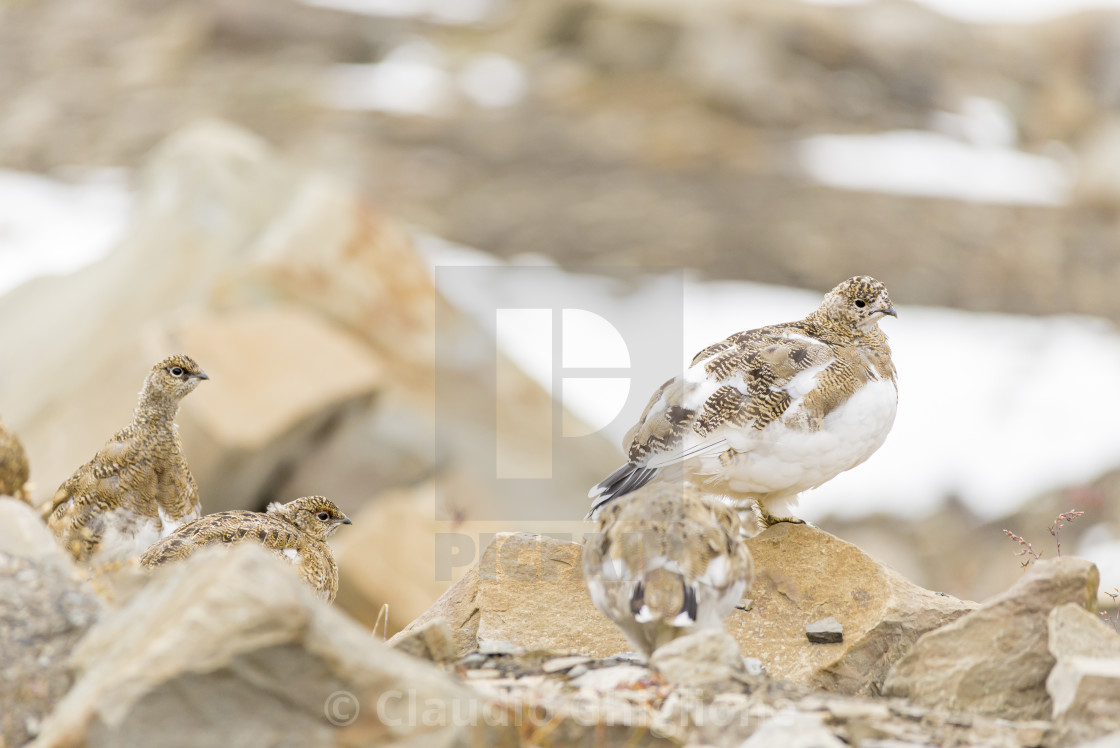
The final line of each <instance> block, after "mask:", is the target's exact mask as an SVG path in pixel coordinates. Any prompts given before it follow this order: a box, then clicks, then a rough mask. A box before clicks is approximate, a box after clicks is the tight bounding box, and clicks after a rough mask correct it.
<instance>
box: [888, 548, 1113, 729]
mask: <svg viewBox="0 0 1120 748" xmlns="http://www.w3.org/2000/svg"><path fill="white" fill-rule="evenodd" d="M1099 579H1100V577H1099V574H1098V573H1097V567H1096V566H1094V565H1093V564H1091V563H1089V562H1088V561H1085V560H1084V559H1078V558H1068V557H1066V558H1057V559H1054V560H1050V561H1039V562H1037V563H1035V564H1034V565H1033V566H1032V567H1031V569H1030V570H1029V571H1028V572H1027V573H1026V574H1024V575H1023V577H1022V578H1021V579H1020V580H1019V581H1018V582H1017V583H1016V584H1014V585H1013V586H1012V587H1011V588H1010V589H1008V590H1007V591H1005V592H1003V593H1002V594H1000V595H997V596H996V597H994V598H992V599H991V600H989V601H987V602H986V603H984V605H983V606H982V607H980V608H979V609H978V610H975V611H973V612H972V613H969V614H968V615H966V616H964V617H962V618H960V619H959V620H957V621H955V622H953V623H951V624H949V625H947V626H945V627H943V628H940V629H938V630H937V631H933V632H931V633H929V634H926V635H925V636H923V637H922V638H921V639H920V640H919V641H918V643H917V645H916V646H915V647H914V648H913V649H912V650H911V651H910V653H909V654H907V655H906V657H904V658H903V659H902V660H901V661H900V662H898V664H896V665H895V667H894V668H893V669H892V670H891V673H890V675H889V676H888V678H887V682H886V685H885V688H884V692H885V693H886V694H887V695H890V696H902V697H906V698H909V699H912V700H914V701H915V702H917V703H919V704H924V705H927V706H939V707H943V708H945V709H952V710H959V711H971V712H979V713H981V714H989V715H993V716H998V717H1002V718H1005V719H1046V718H1048V717H1049V716H1050V714H1051V700H1050V696H1049V695H1048V694H1047V692H1046V677H1047V675H1048V674H1049V673H1050V669H1051V668H1052V667H1053V666H1054V662H1055V660H1054V655H1053V654H1051V652H1050V649H1049V641H1050V611H1051V610H1053V609H1054V608H1056V607H1057V606H1059V605H1063V604H1066V603H1075V604H1076V605H1078V606H1080V607H1082V608H1085V609H1088V610H1094V609H1095V608H1096V600H1097V584H1098V582H1099Z"/></svg>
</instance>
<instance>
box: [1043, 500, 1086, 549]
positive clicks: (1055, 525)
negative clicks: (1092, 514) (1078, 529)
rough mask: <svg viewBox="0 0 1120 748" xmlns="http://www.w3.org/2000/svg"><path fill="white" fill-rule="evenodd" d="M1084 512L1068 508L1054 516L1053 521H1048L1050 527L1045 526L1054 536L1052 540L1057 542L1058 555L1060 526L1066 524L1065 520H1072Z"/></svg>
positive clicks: (1060, 544)
mask: <svg viewBox="0 0 1120 748" xmlns="http://www.w3.org/2000/svg"><path fill="white" fill-rule="evenodd" d="M1084 513H1085V512H1078V511H1075V510H1073V509H1071V510H1069V511H1068V512H1063V513H1061V514H1059V515H1058V516H1057V517H1055V518H1054V521H1053V522H1051V523H1050V527H1048V528H1047V529H1048V530H1050V534H1051V535H1052V536H1053V537H1054V542H1055V543H1057V544H1058V555H1059V556H1061V555H1062V537H1061V532H1062V528H1063V527H1065V526H1066V525H1065V523H1066V522H1073V521H1074V520H1075V519H1077V518H1078V517H1080V516H1081V515H1082V514H1084Z"/></svg>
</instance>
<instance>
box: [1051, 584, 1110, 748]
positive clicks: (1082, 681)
mask: <svg viewBox="0 0 1120 748" xmlns="http://www.w3.org/2000/svg"><path fill="white" fill-rule="evenodd" d="M1049 649H1050V654H1051V655H1053V656H1054V659H1056V660H1057V664H1056V665H1054V667H1053V669H1052V670H1051V671H1050V675H1049V676H1047V678H1046V692H1047V693H1048V694H1050V699H1051V701H1052V702H1053V718H1054V726H1053V729H1052V730H1051V732H1050V734H1049V735H1048V740H1047V744H1048V745H1052V746H1053V745H1058V746H1066V745H1076V744H1078V743H1081V742H1083V741H1086V740H1091V739H1093V738H1098V737H1101V736H1104V735H1106V734H1108V733H1110V732H1113V731H1116V730H1120V634H1117V632H1116V630H1115V629H1113V628H1112V627H1111V626H1109V625H1107V624H1106V623H1104V622H1103V621H1101V619H1100V618H1099V617H1098V616H1097V615H1095V614H1094V613H1090V612H1089V611H1088V610H1086V609H1085V608H1084V607H1082V606H1080V605H1078V604H1077V603H1066V604H1065V605H1059V606H1058V607H1056V608H1054V610H1052V611H1050V639H1049Z"/></svg>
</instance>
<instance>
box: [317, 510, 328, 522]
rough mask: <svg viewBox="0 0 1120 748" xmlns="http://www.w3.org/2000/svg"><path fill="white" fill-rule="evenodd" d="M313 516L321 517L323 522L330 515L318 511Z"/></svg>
mask: <svg viewBox="0 0 1120 748" xmlns="http://www.w3.org/2000/svg"><path fill="white" fill-rule="evenodd" d="M315 516H316V517H318V518H319V519H321V520H322V521H324V522H326V521H327V520H328V519H330V518H331V515H329V514H327V513H326V512H319V513H318V514H316V515H315Z"/></svg>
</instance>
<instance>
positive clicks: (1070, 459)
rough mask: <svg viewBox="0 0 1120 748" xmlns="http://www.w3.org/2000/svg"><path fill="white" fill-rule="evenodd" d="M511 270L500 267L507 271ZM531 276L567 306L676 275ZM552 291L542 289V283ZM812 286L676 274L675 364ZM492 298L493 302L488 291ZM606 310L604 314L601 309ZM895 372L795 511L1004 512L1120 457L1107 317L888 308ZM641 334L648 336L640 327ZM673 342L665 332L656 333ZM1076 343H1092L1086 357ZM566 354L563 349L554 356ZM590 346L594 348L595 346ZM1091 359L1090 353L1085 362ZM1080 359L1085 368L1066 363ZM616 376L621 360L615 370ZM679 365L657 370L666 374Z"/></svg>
mask: <svg viewBox="0 0 1120 748" xmlns="http://www.w3.org/2000/svg"><path fill="white" fill-rule="evenodd" d="M419 241H420V245H421V247H422V249H423V251H424V253H425V255H426V256H427V257H428V259H429V262H431V263H432V264H433V266H440V265H485V264H492V265H500V264H501V263H500V262H499V261H498V260H497V259H495V258H492V257H489V256H487V255H485V254H483V253H480V252H474V251H472V250H467V249H465V248H462V247H456V246H454V245H449V244H448V243H446V242H443V241H440V240H437V239H434V238H432V237H425V236H420V237H419ZM490 280H491V282H489V283H486V284H479V285H477V286H474V287H472V288H468V289H461V288H459V289H448V288H445V289H442V290H444V291H445V292H450V300H451V301H452V302H453V303H454V304H456V305H457V306H459V308H461V309H463V310H464V311H465V312H467V313H468V314H474V315H476V316H477V317H478V318H479V320H480V322H483V323H485V317H486V316H487V315H492V314H493V309H494V305H495V304H496V303H498V304H499V305H500V306H509V307H512V308H517V307H531V306H532V305H533V299H534V298H535V297H537V296H539V295H541V291H542V289H541V288H540V287H539V286H538V287H536V288H526V287H524V286H523V285H518V284H517V283H513V282H509V283H507V282H505V281H504V280H503V278H502V275H501V274H500V273H496V274H494V276H493V277H492V278H491V279H490ZM510 280H511V281H512V279H510ZM539 280H540V281H541V282H542V283H543V282H550V283H553V284H556V285H558V286H559V287H560V291H561V292H562V294H563V297H564V298H565V299H570V302H568V301H566V302H565V306H568V307H570V308H579V305H580V299H581V298H583V299H586V298H587V296H586V295H587V294H594V295H596V296H597V297H598V298H600V299H602V298H609V299H611V300H612V303H613V304H614V305H615V308H616V309H617V313H618V314H620V315H625V314H634V313H637V312H638V311H639V310H641V309H643V308H648V307H649V305H654V304H657V303H658V299H659V298H660V297H662V296H663V292H662V290H661V289H664V288H665V285H664V284H666V283H675V282H677V281H676V279H673V278H667V277H659V276H656V275H655V276H651V277H649V278H647V279H646V280H644V281H643V282H641V283H639V284H637V285H632V286H627V287H626V288H623V287H621V285H620V284H618V283H617V282H614V281H611V280H609V279H604V278H601V277H597V276H585V275H579V274H574V273H568V272H565V271H563V270H560V269H558V268H554V269H553V272H551V273H546V274H542V275H541V276H539ZM554 293H556V290H555V289H550V290H549V293H548V294H545V295H552V294H554ZM820 297H821V294H818V293H813V292H808V291H804V290H797V289H788V288H779V287H773V286H764V285H758V284H752V283H742V282H706V281H700V280H697V279H686V281H685V288H684V333H685V335H684V337H685V339H684V342H683V345H682V348H681V351H680V361H681V367H682V369H683V367H684V366H685V364H686V363H687V361H688V359H689V358H691V356H692V355H693V354H694V353H695V352H696V351H698V350H700V349H701V348H703V347H704V346H706V345H708V344H709V343H712V342H714V341H717V340H720V339H722V338H724V337H726V336H727V335H729V334H731V333H733V332H736V331H738V330H744V329H750V328H753V327H758V326H761V325H765V324H769V323H773V322H780V321H785V320H792V319H798V318H800V317H803V316H804V315H805V314H806V313H808V312H809V311H811V310H812V309H814V308H815V307H816V306H817V304H818V303H819V301H820ZM496 300H499V301H496ZM612 314H613V313H612ZM881 324H882V327H883V329H884V330H885V331H886V332H887V334H888V336H889V338H890V342H891V346H892V349H893V351H894V358H895V361H896V364H897V366H898V370H899V389H900V396H899V408H898V417H897V420H896V421H895V426H894V429H893V430H892V432H891V434H890V436H889V437H888V438H887V442H886V444H885V445H884V446H883V447H882V448H881V449H880V450H879V451H878V452H877V453H876V454H875V455H874V456H872V457H871V459H869V460H868V461H867V462H866V463H864V464H863V465H861V466H859V467H857V468H856V469H854V470H852V471H850V472H848V473H844V474H841V475H840V476H838V477H837V478H835V479H834V480H832V481H830V482H829V483H827V484H826V485H824V486H823V487H821V488H819V489H817V490H815V491H810V492H808V493H806V494H804V496H803V499H802V502H801V506H800V508H799V514H800V516H804V517H805V518H807V519H814V518H820V517H822V516H825V515H827V514H834V515H838V516H859V515H862V514H865V513H869V512H875V511H883V512H888V513H892V514H896V515H903V516H909V517H921V516H923V515H925V514H927V513H929V512H931V511H933V510H935V509H936V508H937V507H938V506H939V505H940V504H941V503H942V502H943V501H945V500H946V498H948V497H949V496H950V495H956V496H958V497H960V498H961V499H962V500H963V501H964V502H965V503H966V504H968V506H969V507H970V508H971V509H972V510H973V511H975V512H976V513H977V514H979V515H980V516H982V517H985V518H991V517H997V516H1000V515H1002V514H1004V513H1006V512H1009V511H1012V510H1014V509H1015V508H1017V507H1018V506H1020V505H1021V504H1023V503H1024V502H1026V501H1028V500H1030V499H1031V498H1033V497H1035V496H1037V495H1039V494H1040V493H1042V492H1044V491H1046V490H1049V489H1053V488H1060V487H1063V486H1068V485H1071V484H1076V483H1080V482H1085V481H1089V480H1092V479H1093V478H1095V477H1097V476H1098V475H1099V474H1101V473H1103V472H1105V471H1107V470H1109V469H1111V468H1113V467H1115V466H1116V465H1117V463H1118V462H1120V457H1118V456H1120V429H1117V428H1115V423H1116V421H1117V420H1118V417H1120V390H1117V388H1115V387H1111V386H1109V385H1108V383H1109V382H1114V381H1120V332H1118V331H1117V330H1116V328H1115V327H1113V326H1112V325H1111V324H1110V323H1108V322H1106V321H1104V320H1100V319H1095V318H1090V317H1076V316H1052V317H1025V316H1015V315H1003V314H977V313H969V312H961V311H955V310H949V309H937V308H923V307H913V306H907V305H905V304H902V305H900V306H899V318H898V319H897V320H893V319H886V320H884V321H883V323H881ZM521 332H522V334H523V335H524V336H525V342H524V344H522V343H519V342H518V331H517V330H516V329H513V328H509V327H507V328H506V329H505V335H504V337H503V341H502V348H503V350H505V351H506V352H507V354H509V355H510V356H511V357H513V358H515V359H516V358H518V357H519V356H520V357H522V358H524V355H525V351H527V350H531V346H530V345H529V341H530V340H531V339H532V336H533V335H534V331H533V330H531V329H525V330H523V331H521ZM649 334H650V335H653V336H657V335H659V331H658V330H650V331H649ZM616 336H617V333H616V332H614V331H613V330H612V331H610V334H609V335H606V334H603V335H598V334H597V332H596V327H592V326H585V327H584V328H582V329H581V336H580V339H581V340H582V342H581V345H586V346H588V347H589V348H590V349H597V348H601V347H603V346H612V345H613V346H616V347H617V345H618V343H617V342H616V341H614V340H613V338H614V337H616ZM666 344H669V345H672V344H674V341H672V340H669V341H666ZM1085 351H1092V356H1091V359H1088V358H1087V357H1086V354H1085ZM565 355H566V354H565ZM599 355H601V354H599ZM1090 360H1091V363H1089V362H1090ZM1077 361H1085V362H1086V364H1085V366H1084V367H1083V368H1084V370H1083V371H1081V370H1076V368H1075V367H1071V362H1077ZM522 363H523V364H527V365H525V369H526V371H528V372H529V373H530V374H531V375H533V376H534V377H535V378H537V379H538V381H541V382H542V383H544V382H545V380H549V382H548V383H549V384H551V376H552V373H553V372H552V369H551V364H550V362H548V361H536V362H525V361H522ZM619 371H620V374H624V373H625V371H626V370H625V369H620V370H619ZM679 373H680V371H679V370H678V371H675V372H674V371H665V372H663V373H662V374H661V375H660V376H662V377H663V378H666V379H667V378H668V377H670V376H674V375H676V374H679ZM1070 376H1074V377H1076V378H1077V381H1078V382H1080V386H1079V387H1077V388H1075V389H1074V390H1073V391H1072V392H1071V393H1070V395H1068V397H1072V398H1074V399H1073V400H1072V401H1070V400H1063V399H1062V396H1060V395H1058V394H1057V391H1056V389H1055V382H1058V381H1061V380H1063V379H1066V378H1068V377H1070ZM563 394H564V404H565V406H566V407H568V408H570V409H571V410H572V411H573V412H574V414H575V415H577V416H579V417H580V418H584V419H586V420H588V421H590V422H593V423H596V424H599V423H602V421H603V417H602V414H603V412H604V411H605V412H609V413H614V412H616V411H617V409H618V407H617V402H616V401H617V398H618V397H619V394H618V388H617V387H615V388H614V389H608V388H607V387H603V388H595V387H593V386H589V385H585V386H582V387H578V388H571V389H568V388H565V391H564V393H563ZM651 394H652V392H631V393H630V397H629V400H628V401H627V405H626V408H625V409H624V410H623V416H622V417H619V418H617V419H615V420H614V421H613V422H611V423H610V424H608V425H606V427H605V428H604V433H605V434H606V435H607V436H608V438H609V439H610V440H611V441H612V442H614V443H616V444H617V443H620V442H621V439H622V437H623V435H624V433H625V431H626V429H627V428H628V427H629V426H630V425H631V424H632V423H633V422H634V421H635V420H636V418H637V416H638V414H640V412H641V410H642V408H643V407H644V406H645V404H646V401H647V399H648V398H649V396H650V395H651Z"/></svg>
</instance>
